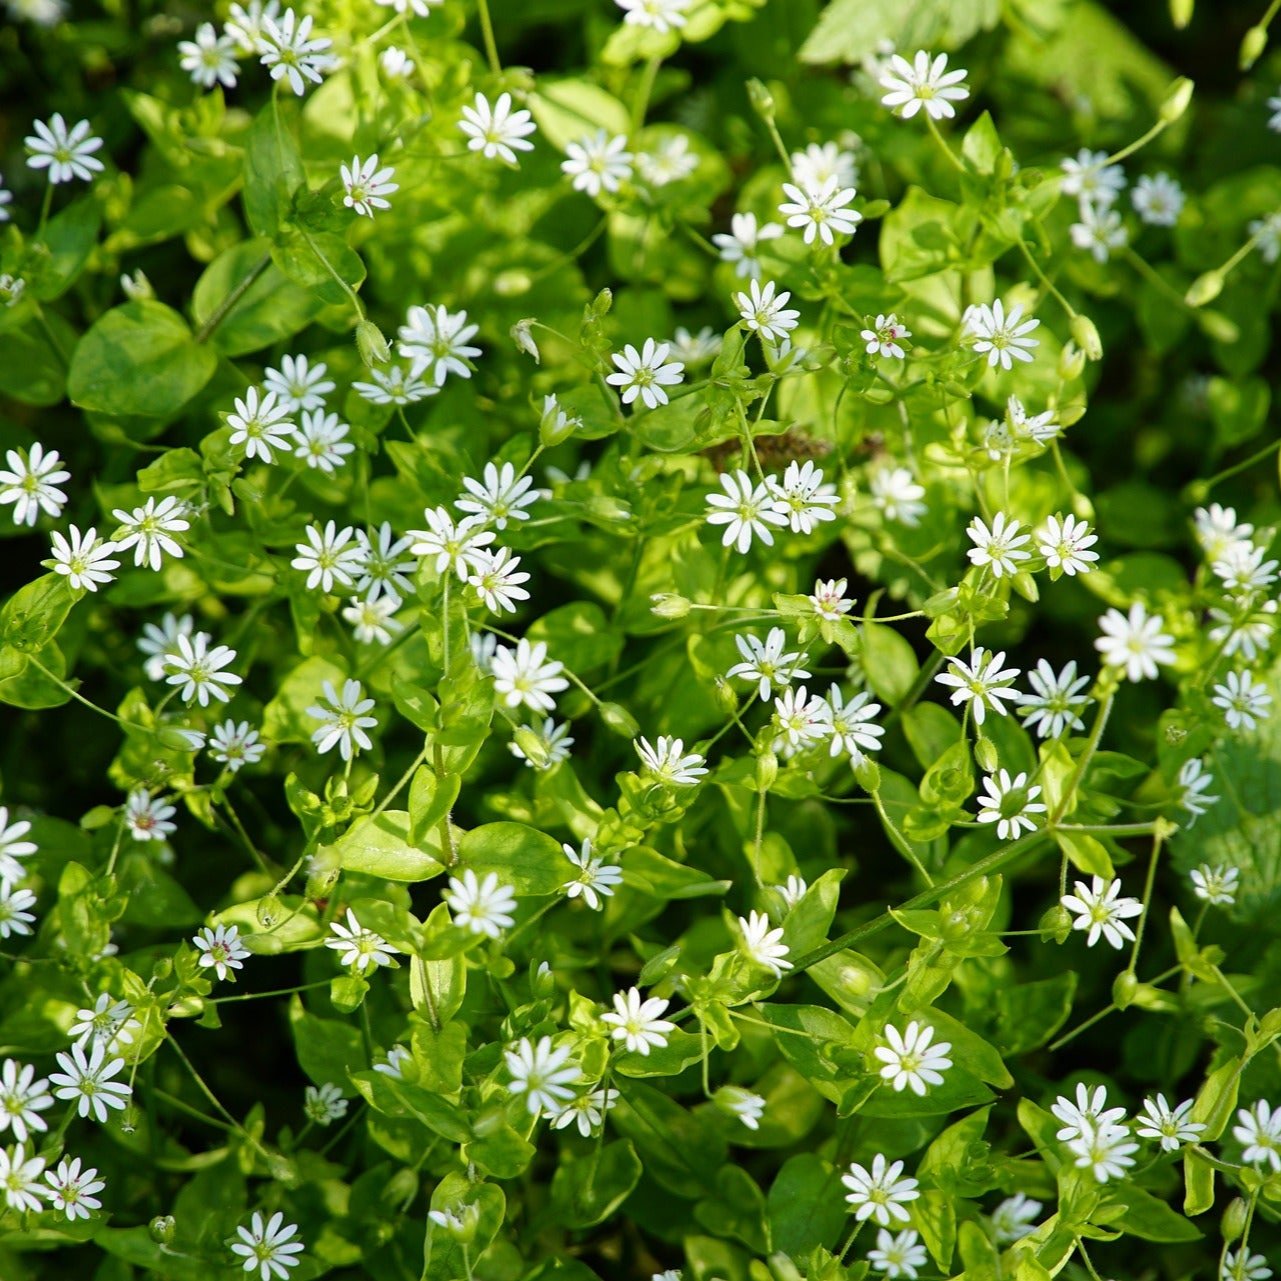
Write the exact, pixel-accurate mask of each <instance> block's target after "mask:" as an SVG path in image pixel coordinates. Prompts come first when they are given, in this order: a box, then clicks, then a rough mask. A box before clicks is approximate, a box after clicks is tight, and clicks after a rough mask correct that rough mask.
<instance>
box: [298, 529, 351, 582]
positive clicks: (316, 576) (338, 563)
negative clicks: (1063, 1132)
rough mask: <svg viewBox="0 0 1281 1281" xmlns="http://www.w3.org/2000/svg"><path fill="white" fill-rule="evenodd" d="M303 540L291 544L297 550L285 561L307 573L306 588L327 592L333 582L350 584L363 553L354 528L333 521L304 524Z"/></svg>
mask: <svg viewBox="0 0 1281 1281" xmlns="http://www.w3.org/2000/svg"><path fill="white" fill-rule="evenodd" d="M305 532H306V535H307V541H306V542H305V543H295V544H294V550H295V551H296V552H297V553H298V555H297V556H295V557H294V558H293V560H291V561H290V562H289V563H290V565H292V566H293V568H294V569H296V570H298V571H299V572H301V573H304V574H306V575H307V588H308V590H309V591H314V590H315V589H316V588H317V587H319V588H320V590H321V591H322V592H331V591H333V589H334V584H335V583H337V584H338V585H339V586H340V587H353V586H355V583H356V578H357V576H358V575H359V574H360V571H361V567H362V565H363V564H364V559H365V555H364V552H363V551H362V550H361V547H360V544H359V542H357V541H355V540H356V531H355V530H354V529H353V528H352V527H351V526H350V525H344V526H343V527H342V528H341V529H339V528H338V526H337V525H336V524H335V522H334V521H332V520H331V521H327V522H326V523H325V528H324V529H323V530H321V529H320V527H319V526H317V525H308V526H307V529H306V531H305Z"/></svg>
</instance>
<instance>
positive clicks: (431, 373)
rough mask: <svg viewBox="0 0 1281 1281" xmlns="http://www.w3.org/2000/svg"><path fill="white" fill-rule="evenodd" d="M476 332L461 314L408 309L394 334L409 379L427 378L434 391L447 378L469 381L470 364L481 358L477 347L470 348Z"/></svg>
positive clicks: (438, 309)
mask: <svg viewBox="0 0 1281 1281" xmlns="http://www.w3.org/2000/svg"><path fill="white" fill-rule="evenodd" d="M479 328H480V326H479V325H474V324H472V325H469V324H468V323H467V313H466V312H465V311H453V312H451V311H450V310H449V309H448V308H447V307H443V306H427V307H410V309H409V311H408V312H407V313H406V315H405V323H404V324H403V325H401V327H400V329H399V330H398V331H397V333H398V336H399V338H400V343H399V350H400V354H401V355H402V356H404V357H405V359H406V360H408V361H409V364H410V375H411V377H413V378H429V379H430V380H431V381H432V382H433V383H434V384H435V386H436V387H438V388H439V387H443V386H444V385H445V379H447V378H448V377H449V376H450V374H457V375H458V377H459V378H470V377H471V371H472V366H471V361H472V359H473V358H474V357H476V356H479V355H480V354H481V350H480V348H479V347H473V346H471V340H472V339H473V338H474V337H475V336H476V333H477V331H478V330H479ZM375 376H376V375H375Z"/></svg>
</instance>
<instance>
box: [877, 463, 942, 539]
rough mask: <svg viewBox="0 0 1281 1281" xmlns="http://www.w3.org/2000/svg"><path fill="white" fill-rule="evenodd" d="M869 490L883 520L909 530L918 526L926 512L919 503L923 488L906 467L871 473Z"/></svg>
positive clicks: (924, 507)
mask: <svg viewBox="0 0 1281 1281" xmlns="http://www.w3.org/2000/svg"><path fill="white" fill-rule="evenodd" d="M870 488H871V494H872V501H873V502H874V503H875V504H876V505H877V506H878V507H879V508H880V509H881V511H882V512H883V513H884V514H885V519H886V520H897V521H901V522H902V523H903V524H904V525H906V526H907V527H908V528H909V529H911V528H912V527H914V526H916V525H918V524H919V523H920V520H921V517H922V516H924V515H925V513H926V511H927V510H928V508H927V507H926V506H925V504H924V503H923V502H921V499H922V498H924V497H925V490H924V488H923V487H922V486H921V485H919V484H917V482H916V478H915V477H914V476H913V475H912V473H911V472H910V471H908V469H907V468H906V467H882V468H881V469H880V470H879V471H876V472H873V474H872V480H871V486H870Z"/></svg>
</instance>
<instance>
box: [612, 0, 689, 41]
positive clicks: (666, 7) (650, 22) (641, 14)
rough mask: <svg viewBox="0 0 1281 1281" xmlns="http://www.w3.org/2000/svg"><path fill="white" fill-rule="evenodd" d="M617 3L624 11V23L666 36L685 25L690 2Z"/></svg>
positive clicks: (630, 0) (626, 0) (642, 0)
mask: <svg viewBox="0 0 1281 1281" xmlns="http://www.w3.org/2000/svg"><path fill="white" fill-rule="evenodd" d="M617 3H618V7H619V8H620V9H622V10H623V11H624V14H623V22H624V23H630V24H631V25H632V26H636V27H652V28H653V29H654V30H655V31H657V32H658V34H659V35H666V34H667V32H669V31H671V30H673V29H675V28H678V27H683V26H684V25H685V21H686V15H685V10H686V9H688V8H689V6H690V3H691V0H617Z"/></svg>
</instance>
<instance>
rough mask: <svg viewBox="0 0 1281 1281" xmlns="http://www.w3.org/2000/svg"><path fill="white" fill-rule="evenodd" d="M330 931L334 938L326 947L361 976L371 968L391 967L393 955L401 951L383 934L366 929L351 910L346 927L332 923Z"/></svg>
mask: <svg viewBox="0 0 1281 1281" xmlns="http://www.w3.org/2000/svg"><path fill="white" fill-rule="evenodd" d="M329 930H330V933H332V934H333V936H334V937H333V938H330V939H326V940H325V946H326V947H328V948H332V949H333V950H334V951H335V952H337V953H338V960H339V962H340V963H341V964H343V965H348V966H351V967H352V968H353V969H355V970H356V971H357V972H358V973H360V974H363V973H364V972H365V971H366V970H367V969H369V968H370V966H373V967H374V968H375V969H377V968H378V967H379V966H380V965H390V964H391V963H392V956H393V954H394V953H396V952H399V951H400V948H398V947H396V946H395V945H394V944H392V943H388V942H387V940H386V939H384V938H383V936H382V935H381V934H375V933H374V931H373V930H367V929H365V927H364V926H363V925H361V923H360V922H359V921H358V920H357V919H356V913H355V912H354V911H352V909H351V908H348V909H347V923H346V925H344V924H342V923H341V922H340V921H331V922H330V924H329Z"/></svg>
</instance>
